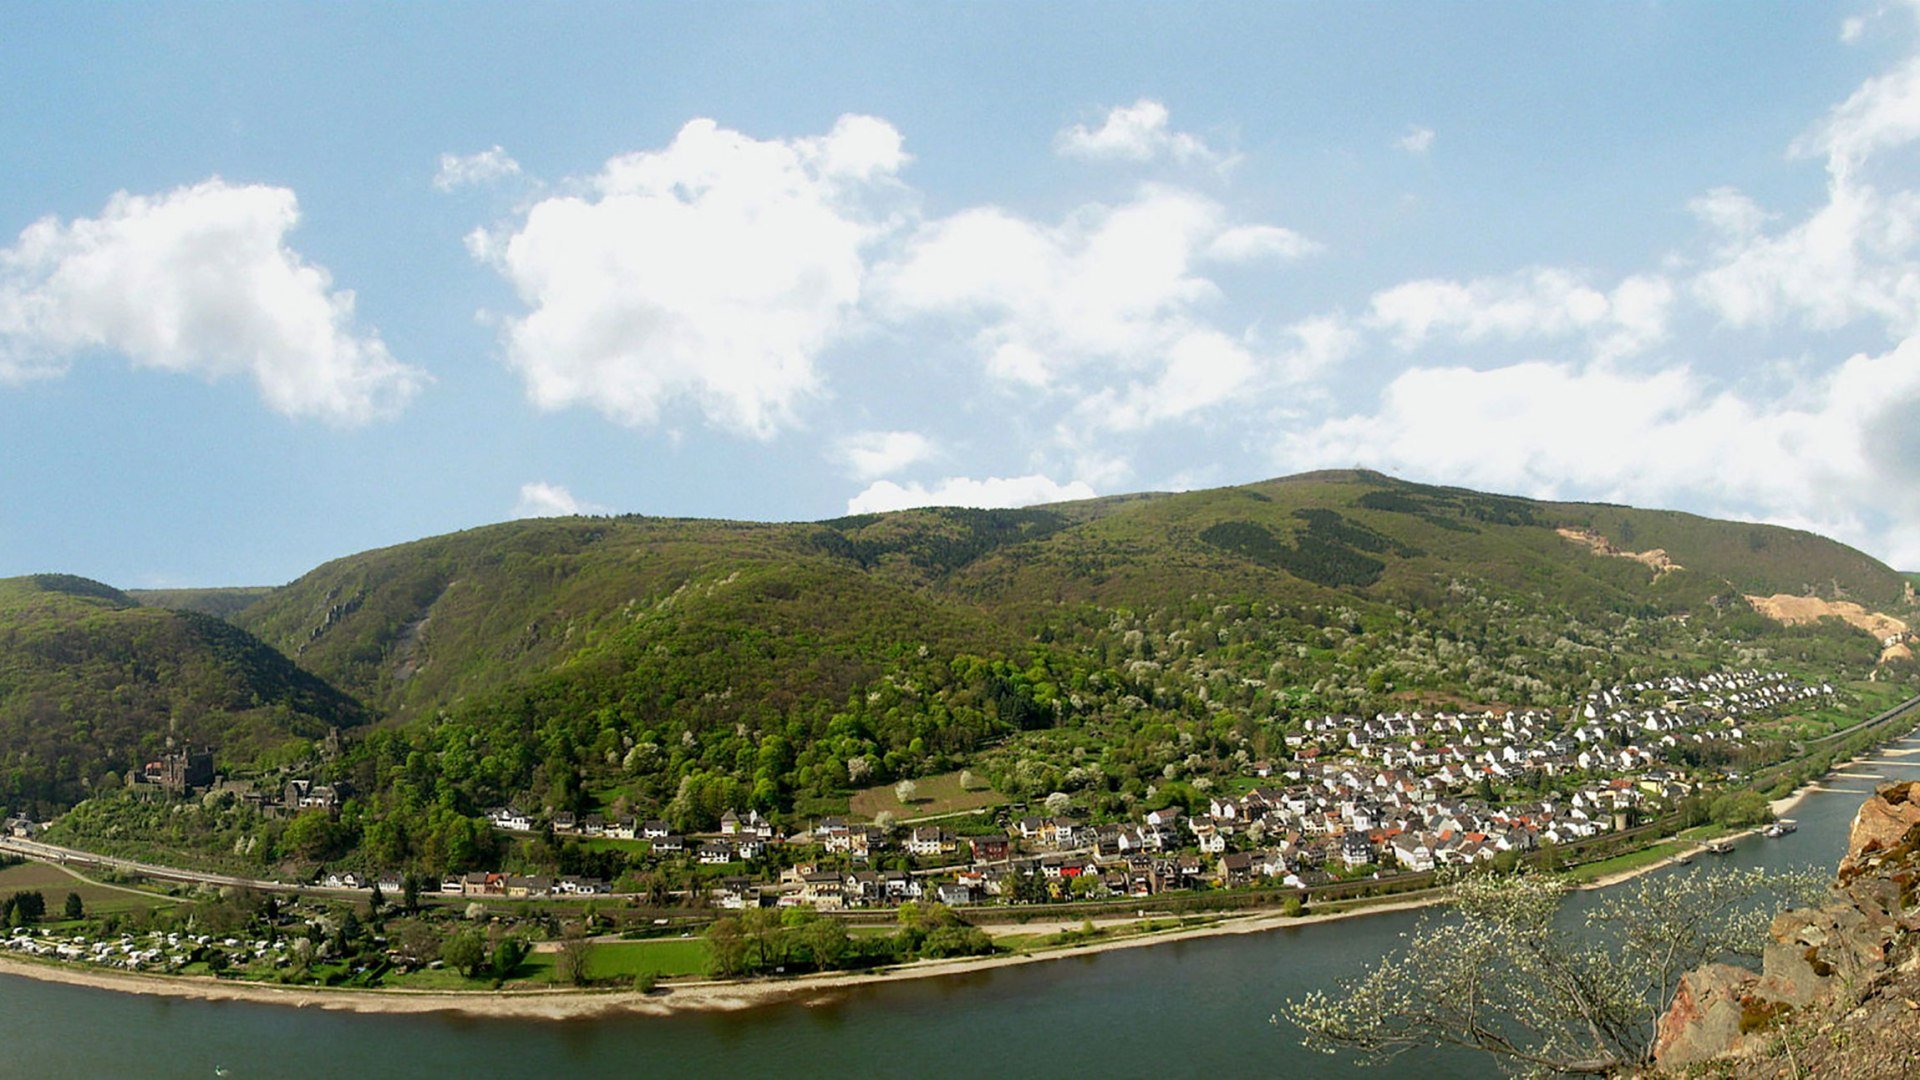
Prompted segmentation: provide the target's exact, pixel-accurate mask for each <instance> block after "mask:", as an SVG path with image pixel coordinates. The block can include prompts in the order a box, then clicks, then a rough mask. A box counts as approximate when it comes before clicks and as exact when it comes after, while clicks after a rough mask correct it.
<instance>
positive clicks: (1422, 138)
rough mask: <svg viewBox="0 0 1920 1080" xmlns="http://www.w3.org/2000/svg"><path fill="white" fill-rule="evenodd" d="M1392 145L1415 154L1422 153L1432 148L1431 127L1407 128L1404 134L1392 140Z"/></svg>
mask: <svg viewBox="0 0 1920 1080" xmlns="http://www.w3.org/2000/svg"><path fill="white" fill-rule="evenodd" d="M1393 145H1394V146H1396V147H1398V148H1400V149H1401V150H1405V151H1406V152H1407V153H1409V154H1413V155H1415V156H1418V155H1421V154H1424V153H1426V152H1427V151H1429V150H1431V149H1433V129H1432V128H1428V127H1412V128H1409V129H1407V133H1406V134H1405V135H1402V136H1400V137H1399V138H1397V139H1395V140H1393Z"/></svg>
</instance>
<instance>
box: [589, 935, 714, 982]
mask: <svg viewBox="0 0 1920 1080" xmlns="http://www.w3.org/2000/svg"><path fill="white" fill-rule="evenodd" d="M648 971H651V972H653V973H654V974H655V975H658V976H660V977H661V978H663V979H664V978H667V977H669V976H674V975H704V974H706V971H707V943H706V941H705V940H704V939H702V938H697V937H691V938H662V939H659V940H655V941H619V942H601V943H599V944H596V945H595V946H594V947H593V952H592V953H591V954H590V955H589V956H588V958H587V974H588V976H589V977H591V978H594V979H615V980H631V979H632V978H633V977H634V976H636V975H639V974H641V973H643V972H648Z"/></svg>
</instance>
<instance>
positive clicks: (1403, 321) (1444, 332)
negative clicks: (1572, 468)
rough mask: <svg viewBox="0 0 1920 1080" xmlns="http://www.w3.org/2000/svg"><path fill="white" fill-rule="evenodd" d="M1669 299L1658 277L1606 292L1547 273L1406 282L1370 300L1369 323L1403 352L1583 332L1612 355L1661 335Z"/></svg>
mask: <svg viewBox="0 0 1920 1080" xmlns="http://www.w3.org/2000/svg"><path fill="white" fill-rule="evenodd" d="M1673 298H1674V289H1673V286H1672V284H1671V283H1670V282H1668V281H1667V280H1666V279H1665V278H1663V277H1659V276H1655V275H1644V276H1637V277H1631V278H1628V279H1626V280H1624V281H1622V282H1621V283H1620V284H1619V285H1617V286H1616V287H1615V288H1614V290H1613V291H1612V292H1611V293H1608V292H1602V291H1601V290H1599V289H1597V288H1595V287H1593V286H1592V285H1589V284H1587V282H1586V281H1585V279H1584V278H1583V277H1581V276H1580V275H1578V274H1575V273H1572V272H1570V271H1567V270H1561V269H1557V268H1551V267H1549V268H1542V269H1535V270H1530V271H1524V272H1521V273H1518V274H1512V275H1508V276H1504V277H1490V278H1477V279H1474V280H1471V281H1451V280H1446V279H1440V278H1430V279H1425V280H1420V281H1409V282H1405V283H1403V284H1400V285H1396V286H1394V287H1392V288H1390V289H1385V290H1382V291H1381V292H1378V293H1375V294H1374V296H1373V299H1372V301H1371V304H1370V313H1369V318H1368V323H1369V325H1371V326H1372V327H1374V328H1376V329H1379V330H1382V331H1384V332H1386V333H1388V334H1390V335H1391V336H1392V337H1393V339H1394V343H1395V344H1396V345H1398V346H1399V347H1400V348H1402V349H1413V348H1416V347H1418V346H1420V345H1423V344H1425V343H1427V342H1428V341H1429V340H1432V339H1434V338H1438V337H1446V338H1450V339H1453V340H1457V341H1462V342H1466V343H1469V344H1471V343H1474V342H1479V341H1485V340H1489V339H1493V340H1506V341H1520V340H1525V339H1529V338H1561V337H1567V336H1569V335H1573V334H1587V335H1591V336H1593V337H1594V338H1595V339H1596V341H1597V342H1598V343H1599V345H1600V348H1601V349H1602V350H1603V351H1605V352H1607V353H1609V354H1614V355H1618V354H1624V353H1629V352H1635V351H1638V350H1640V349H1643V348H1645V347H1647V346H1648V345H1651V344H1653V343H1655V342H1657V341H1659V340H1660V339H1661V338H1662V337H1664V336H1665V334H1666V329H1667V319H1668V314H1669V309H1670V307H1671V305H1672V302H1673Z"/></svg>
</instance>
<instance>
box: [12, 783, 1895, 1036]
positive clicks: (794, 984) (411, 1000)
mask: <svg viewBox="0 0 1920 1080" xmlns="http://www.w3.org/2000/svg"><path fill="white" fill-rule="evenodd" d="M1884 752H1885V751H1884V749H1876V750H1874V751H1873V752H1872V753H1871V754H1869V755H1867V756H1866V757H1872V756H1875V755H1879V754H1881V753H1884ZM1864 760H1866V758H1865V757H1862V758H1855V759H1853V760H1852V761H1848V762H1845V763H1842V764H1839V765H1836V766H1835V767H1834V769H1833V771H1832V772H1830V773H1828V774H1827V775H1826V776H1822V777H1819V778H1817V779H1815V780H1813V781H1811V782H1809V783H1807V784H1805V785H1802V786H1801V787H1800V788H1798V789H1796V790H1795V791H1794V792H1793V794H1791V795H1789V796H1787V797H1785V798H1782V799H1776V800H1774V801H1773V803H1772V804H1771V807H1772V809H1773V812H1774V815H1775V816H1784V815H1786V814H1787V813H1788V812H1789V811H1791V810H1793V808H1794V807H1796V806H1798V805H1799V804H1800V801H1801V800H1802V799H1804V798H1806V796H1807V795H1808V794H1810V793H1811V792H1813V791H1816V790H1819V789H1820V788H1821V786H1822V782H1823V781H1826V780H1828V779H1830V778H1831V777H1832V776H1833V775H1834V774H1835V773H1841V772H1846V771H1850V770H1852V769H1853V768H1854V767H1855V766H1856V765H1858V764H1860V763H1861V762H1862V761H1864ZM1758 831H1759V830H1758V829H1749V830H1747V831H1746V832H1742V833H1735V834H1731V835H1728V836H1725V837H1721V838H1720V839H1722V840H1726V841H1732V840H1737V839H1740V838H1742V837H1746V836H1751V835H1752V834H1753V833H1755V832H1758ZM1705 850H1706V844H1705V843H1701V844H1697V845H1694V846H1693V847H1692V848H1690V849H1688V850H1686V851H1682V852H1676V853H1674V854H1673V855H1671V856H1669V857H1667V858H1664V859H1660V860H1657V861H1654V862H1651V863H1647V864H1646V865H1644V866H1636V867H1633V868H1631V869H1627V870H1621V871H1619V872H1617V873H1613V874H1608V875H1605V876H1603V877H1600V878H1596V879H1594V880H1593V881H1590V882H1587V883H1585V884H1582V885H1581V886H1579V887H1580V888H1582V889H1603V888H1607V887H1608V886H1612V885H1618V884H1620V883H1621V882H1624V881H1629V880H1631V879H1633V878H1636V877H1639V876H1640V875H1642V874H1646V873H1650V872H1652V871H1654V870H1657V869H1659V868H1661V867H1663V866H1669V865H1671V864H1672V863H1673V862H1674V861H1675V860H1676V859H1678V858H1679V857H1681V856H1682V855H1693V854H1697V853H1699V852H1702V851H1705ZM1441 902H1442V897H1440V896H1439V895H1437V894H1433V893H1424V894H1417V895H1413V896H1409V897H1407V898H1404V899H1400V900H1385V901H1382V902H1380V903H1377V904H1366V905H1362V906H1358V907H1353V908H1347V909H1343V910H1338V911H1328V912H1314V913H1310V914H1306V915H1301V916H1296V917H1289V916H1286V915H1282V914H1279V913H1277V912H1271V911H1269V912H1260V913H1256V914H1251V915H1235V916H1228V917H1223V918H1220V919H1217V920H1215V921H1211V922H1207V923H1205V924H1203V925H1198V926H1189V927H1184V928H1181V929H1173V930H1165V931H1161V932H1158V933H1150V934H1136V935H1132V936H1127V937H1119V938H1113V939H1110V940H1104V941H1093V942H1089V943H1087V944H1084V945H1078V946H1074V947H1071V948H1063V949H1049V950H1046V951H1043V952H1035V953H1023V954H1019V955H1013V956H989V957H961V958H956V959H952V960H921V961H915V962H913V963H910V964H901V965H897V966H894V967H889V968H882V969H879V970H877V971H861V972H842V973H834V974H825V975H803V976H797V977H794V978H789V979H751V980H710V981H694V982H675V983H670V984H666V985H664V986H662V987H661V988H660V989H658V990H656V991H655V992H653V993H651V994H641V993H638V992H635V991H630V990H628V991H617V990H609V991H589V990H574V989H555V990H509V991H495V992H486V991H478V990H462V991H440V990H326V989H317V988H314V987H287V986H276V985H272V984H267V983H250V982H235V981H225V980H217V979H212V978H205V977H193V976H170V975H140V974H134V973H131V972H118V971H110V970H107V969H103V968H93V967H82V966H78V965H73V964H64V963H56V962H40V961H35V960H29V959H25V958H21V957H15V956H9V955H6V954H0V975H19V976H23V977H25V978H29V979H39V980H42V981H44V982H55V983H66V984H69V985H73V986H87V987H93V988H96V989H101V990H113V991H118V992H121V993H132V994H153V995H162V996H168V997H180V998H191V999H196V1000H201V1001H249V1002H257V1003H263V1004H270V1005H289V1006H293V1007H296V1008H313V1009H330V1010H340V1011H343V1012H360V1013H454V1014H463V1015H468V1016H489V1017H503V1018H514V1019H529V1020H575V1019H587V1018H591V1017H600V1016H613V1015H652V1016H665V1015H669V1014H672V1013H681V1012H726V1011H735V1010H740V1009H751V1008H757V1007H760V1006H764V1005H770V1004H774V1003H776V1002H782V1001H793V1002H800V1003H809V1002H822V1001H828V1000H832V999H833V998H835V997H838V996H839V995H842V994H844V993H846V992H847V991H850V990H853V989H856V988H858V987H862V986H871V985H875V984H878V983H888V982H899V981H903V980H906V979H927V978H935V977H939V976H943V975H963V974H968V973H972V972H979V971H991V970H993V969H995V968H1004V967H1015V966H1018V965H1021V964H1035V963H1044V962H1046V961H1049V960H1057V959H1061V958H1063V957H1069V956H1086V955H1089V954H1091V953H1103V952H1112V951H1114V950H1117V949H1134V948H1142V947H1145V946H1151V945H1162V944H1167V943H1170V942H1176V941H1192V940H1196V939H1199V938H1207V937H1218V936H1222V935H1229V934H1258V933H1264V932H1266V931H1269V930H1277V929H1281V928H1283V927H1290V926H1312V925H1314V924H1316V923H1325V922H1334V921H1337V920H1340V919H1356V918H1363V917H1366V916H1369V915H1383V914H1386V913H1388V912H1394V911H1409V910H1413V909H1416V908H1423V907H1430V906H1432V905H1434V904H1438V903H1441ZM1162 917H1166V916H1162ZM1137 921H1139V920H1138V919H1137V918H1134V919H1119V920H1115V919H1107V920H1100V921H1098V922H1097V923H1096V925H1099V926H1103V927H1114V926H1124V925H1128V924H1131V923H1133V922H1137ZM1080 925H1081V923H1080V922H1079V921H1077V920H1064V921H1060V920H1044V919H1043V920H1041V921H1036V922H1032V923H1026V924H1016V925H1014V926H1013V927H1011V928H1010V929H1012V930H1014V931H1015V932H1018V933H1040V934H1044V933H1058V932H1060V931H1062V930H1070V929H1075V928H1077V927H1079V926H1080ZM996 929H1009V927H1004V926H1002V927H996Z"/></svg>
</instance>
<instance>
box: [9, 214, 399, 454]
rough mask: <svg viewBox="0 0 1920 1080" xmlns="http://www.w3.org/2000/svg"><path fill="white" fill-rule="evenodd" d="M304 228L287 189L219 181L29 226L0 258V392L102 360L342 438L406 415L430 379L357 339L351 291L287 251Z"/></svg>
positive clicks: (364, 333)
mask: <svg viewBox="0 0 1920 1080" xmlns="http://www.w3.org/2000/svg"><path fill="white" fill-rule="evenodd" d="M299 220H300V210H299V203H298V201H297V200H296V199H295V197H294V193H293V192H292V191H290V190H288V189H286V188H283V187H271V186H267V185H261V184H229V183H227V182H225V181H223V180H220V179H218V178H215V179H211V180H207V181H205V182H202V183H199V184H194V185H191V186H187V187H181V188H176V189H174V190H172V191H168V192H165V193H162V194H158V195H132V194H128V193H126V192H121V193H119V194H116V195H114V196H113V198H111V199H110V200H108V202H107V205H106V207H105V208H104V209H103V210H102V211H101V213H100V215H99V216H98V217H93V218H76V219H74V220H72V221H68V222H63V221H60V220H59V219H57V218H52V217H49V218H45V219H42V220H40V221H38V222H35V223H34V224H32V225H30V226H28V227H27V229H26V230H25V231H23V232H22V233H21V234H20V237H19V239H18V241H16V242H15V243H14V245H13V246H12V247H9V248H5V249H0V380H10V381H19V380H22V379H28V378H34V377H44V376H50V375H57V374H59V373H61V372H63V371H65V370H66V368H67V366H68V365H69V364H70V363H71V362H72V361H73V359H74V358H76V357H78V356H80V355H82V354H85V353H88V352H92V351H95V350H102V351H107V352H113V353H118V354H121V355H123V356H125V357H127V358H128V359H129V360H130V361H131V362H132V363H133V364H134V365H135V366H137V367H144V368H156V369H160V370H165V371H174V372H181V373H186V374H193V375H199V376H202V377H204V378H210V379H211V378H224V377H230V376H242V377H247V378H251V379H252V380H253V382H254V383H255V385H256V386H257V387H258V388H259V391H260V396H261V397H262V398H263V399H264V400H265V401H266V403H267V405H268V406H270V407H271V408H273V409H274V410H275V411H277V412H280V413H283V414H285V415H287V416H295V417H316V418H319V419H322V420H325V421H328V422H332V423H337V424H349V425H350V424H360V423H365V422H367V421H369V420H372V419H375V418H378V417H384V416H388V415H391V414H393V413H395V412H397V411H399V410H400V409H401V408H402V407H404V406H405V405H406V404H407V402H408V401H409V400H411V399H412V398H413V396H414V395H415V394H416V393H417V392H418V391H419V390H420V388H421V387H422V386H423V385H424V384H425V383H426V381H427V377H426V375H425V374H424V373H423V372H421V371H419V370H418V369H416V368H412V367H408V366H407V365H405V364H402V363H400V362H399V361H398V360H396V359H394V357H393V356H392V354H391V353H389V352H388V351H387V347H386V345H385V344H383V343H382V342H381V340H380V338H379V336H378V334H377V333H375V332H374V331H373V330H371V329H364V330H363V329H360V328H358V327H356V325H355V319H354V294H353V292H352V291H351V290H347V289H335V288H334V287H333V280H332V277H331V276H330V275H329V274H328V273H327V271H326V270H325V269H324V268H322V267H319V266H315V265H313V264H311V263H309V262H307V261H306V260H305V259H303V258H302V257H301V256H300V254H299V253H298V252H296V251H294V250H293V248H291V247H290V246H288V244H287V234H288V233H289V232H290V231H291V230H292V229H293V227H294V226H295V225H296V224H297V223H298V222H299Z"/></svg>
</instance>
